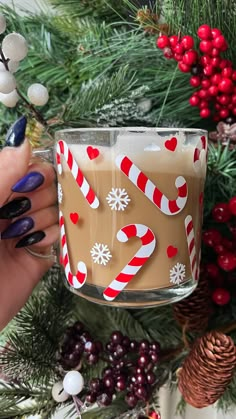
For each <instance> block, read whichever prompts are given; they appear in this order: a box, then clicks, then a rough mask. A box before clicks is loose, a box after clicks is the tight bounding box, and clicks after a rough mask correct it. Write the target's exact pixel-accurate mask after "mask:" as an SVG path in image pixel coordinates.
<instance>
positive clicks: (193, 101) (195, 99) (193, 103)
mask: <svg viewBox="0 0 236 419" xmlns="http://www.w3.org/2000/svg"><path fill="white" fill-rule="evenodd" d="M189 103H190V105H191V106H198V105H199V103H200V99H199V97H198V96H196V95H193V96H191V97H190V99H189Z"/></svg>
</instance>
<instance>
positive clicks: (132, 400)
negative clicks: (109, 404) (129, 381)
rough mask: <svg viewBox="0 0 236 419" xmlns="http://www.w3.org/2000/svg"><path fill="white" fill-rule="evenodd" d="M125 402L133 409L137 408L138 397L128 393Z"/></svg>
mask: <svg viewBox="0 0 236 419" xmlns="http://www.w3.org/2000/svg"><path fill="white" fill-rule="evenodd" d="M125 401H126V403H127V404H128V406H129V407H132V408H133V407H135V406H136V404H137V403H138V399H137V397H136V396H135V395H134V393H132V392H129V393H127V395H126V396H125Z"/></svg>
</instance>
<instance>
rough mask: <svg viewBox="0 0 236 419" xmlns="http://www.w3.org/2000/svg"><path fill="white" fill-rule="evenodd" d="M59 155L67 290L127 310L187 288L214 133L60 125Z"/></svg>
mask: <svg viewBox="0 0 236 419" xmlns="http://www.w3.org/2000/svg"><path fill="white" fill-rule="evenodd" d="M55 156H56V166H57V170H58V201H59V211H60V216H59V219H60V231H61V238H60V252H61V255H60V261H61V264H62V266H63V267H64V271H65V282H66V284H67V286H68V287H69V289H70V290H71V291H72V292H74V293H76V294H78V295H80V296H82V297H84V298H86V299H88V300H90V301H93V302H96V303H100V304H106V305H113V306H117V307H126V308H132V307H133V308H138V307H154V306H156V305H161V304H168V303H173V302H176V301H178V300H180V299H182V298H184V297H186V296H188V295H189V294H190V293H191V292H192V291H193V290H194V289H195V287H196V285H197V281H198V276H199V263H200V250H201V228H202V212H203V211H202V210H203V190H204V182H205V176H206V156H207V132H206V131H204V130H200V129H177V128H168V129H167V128H142V127H138V128H93V129H90V128H88V129H87V128H85V129H70V130H62V131H58V132H57V133H56V143H55Z"/></svg>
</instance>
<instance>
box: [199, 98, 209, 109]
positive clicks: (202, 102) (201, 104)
mask: <svg viewBox="0 0 236 419" xmlns="http://www.w3.org/2000/svg"><path fill="white" fill-rule="evenodd" d="M208 106H209V103H208V102H207V100H201V101H200V103H199V108H200V109H203V108H208Z"/></svg>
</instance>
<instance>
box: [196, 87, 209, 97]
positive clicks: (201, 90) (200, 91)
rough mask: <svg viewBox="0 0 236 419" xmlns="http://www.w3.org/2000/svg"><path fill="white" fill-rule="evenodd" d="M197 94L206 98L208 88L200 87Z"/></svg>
mask: <svg viewBox="0 0 236 419" xmlns="http://www.w3.org/2000/svg"><path fill="white" fill-rule="evenodd" d="M198 96H199V97H200V98H201V99H207V98H208V97H209V95H208V90H207V89H200V90H199V91H198Z"/></svg>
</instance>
